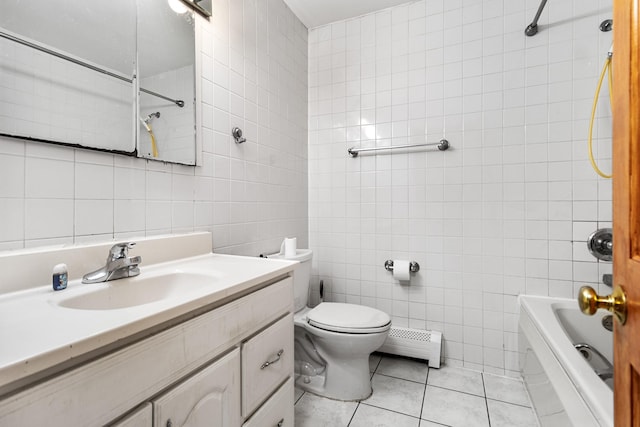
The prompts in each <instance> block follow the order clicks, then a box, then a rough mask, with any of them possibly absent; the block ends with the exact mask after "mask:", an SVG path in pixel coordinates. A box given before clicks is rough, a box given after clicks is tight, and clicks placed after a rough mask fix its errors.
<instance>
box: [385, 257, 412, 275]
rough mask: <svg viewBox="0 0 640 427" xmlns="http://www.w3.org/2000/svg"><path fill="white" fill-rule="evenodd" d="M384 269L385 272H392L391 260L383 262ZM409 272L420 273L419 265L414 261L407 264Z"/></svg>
mask: <svg viewBox="0 0 640 427" xmlns="http://www.w3.org/2000/svg"><path fill="white" fill-rule="evenodd" d="M384 269H385V270H387V271H393V260H392V259H388V260H386V261H385V262H384ZM409 271H411V272H412V273H417V272H418V271H420V264H418V263H417V262H415V261H411V262H410V263H409Z"/></svg>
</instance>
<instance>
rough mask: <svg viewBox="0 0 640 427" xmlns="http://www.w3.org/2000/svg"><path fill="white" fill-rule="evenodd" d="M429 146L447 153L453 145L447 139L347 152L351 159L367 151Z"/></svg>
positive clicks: (356, 149) (349, 150) (355, 149)
mask: <svg viewBox="0 0 640 427" xmlns="http://www.w3.org/2000/svg"><path fill="white" fill-rule="evenodd" d="M429 146H436V147H438V150H440V151H446V150H448V149H449V147H451V145H450V144H449V141H447V140H446V139H441V140H440V142H432V143H425V144H407V145H389V146H386V147H369V148H356V147H351V148H349V149H348V150H347V153H349V155H350V156H351V157H358V153H361V152H365V151H379V150H395V149H398V148H409V149H411V148H417V147H429Z"/></svg>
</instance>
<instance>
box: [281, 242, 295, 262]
mask: <svg viewBox="0 0 640 427" xmlns="http://www.w3.org/2000/svg"><path fill="white" fill-rule="evenodd" d="M282 244H283V245H284V257H285V258H293V257H294V256H296V250H297V249H298V239H297V238H295V237H291V238H288V237H287V238H285V239H284V242H282Z"/></svg>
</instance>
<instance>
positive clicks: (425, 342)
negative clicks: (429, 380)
mask: <svg viewBox="0 0 640 427" xmlns="http://www.w3.org/2000/svg"><path fill="white" fill-rule="evenodd" d="M378 351H380V352H382V353H389V354H395V355H397V356H407V357H415V358H416V359H424V360H428V361H429V367H430V368H439V367H440V359H441V358H442V332H438V331H426V330H422V329H410V328H400V327H396V326H392V327H391V329H390V330H389V335H388V336H387V339H386V340H385V342H384V344H382V347H380V348H379V349H378Z"/></svg>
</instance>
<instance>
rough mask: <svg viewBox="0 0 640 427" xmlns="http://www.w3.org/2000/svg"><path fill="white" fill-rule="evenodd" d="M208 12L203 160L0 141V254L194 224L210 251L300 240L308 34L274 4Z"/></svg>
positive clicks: (233, 4)
mask: <svg viewBox="0 0 640 427" xmlns="http://www.w3.org/2000/svg"><path fill="white" fill-rule="evenodd" d="M213 8H214V11H215V12H214V16H213V18H212V19H211V22H209V23H204V25H203V27H204V31H203V32H202V34H200V37H201V41H202V52H201V59H202V61H201V62H202V67H201V69H200V70H197V71H198V74H199V76H200V78H201V82H202V85H201V86H202V92H203V93H202V94H201V99H202V103H201V107H202V122H203V126H202V128H201V129H200V131H201V132H202V141H203V156H202V157H203V162H202V165H200V166H198V167H195V168H194V167H187V166H180V165H169V164H164V163H160V162H154V161H146V160H142V159H135V158H130V157H125V156H119V155H112V154H106V153H99V152H92V151H85V150H76V149H72V148H68V147H61V146H54V145H49V144H42V143H32V142H25V141H21V140H15V139H9V138H2V139H0V208H1V209H2V212H3V214H2V221H0V250H4V249H16V248H23V247H33V246H42V245H51V244H61V243H74V242H87V241H95V240H107V239H112V238H115V239H127V238H135V237H136V236H141V235H153V234H160V233H171V232H175V233H177V232H188V231H194V230H209V231H212V232H213V247H214V250H215V251H217V252H227V253H238V254H245V255H257V254H259V253H261V252H271V251H276V250H277V249H278V248H279V245H280V242H281V240H282V238H283V237H284V236H297V237H298V239H299V242H300V244H301V245H305V246H306V245H307V233H308V227H307V222H308V213H307V144H306V139H307V29H306V28H305V27H304V26H303V25H302V24H301V23H300V21H299V20H298V19H297V18H296V17H295V16H294V15H293V13H292V12H291V11H290V10H289V9H288V8H287V7H286V6H285V4H284V3H283V2H282V1H281V0H270V1H268V2H267V1H258V0H245V1H235V0H233V1H231V0H216V1H214V4H213ZM197 19H202V18H200V17H198V18H197ZM233 126H239V127H240V128H242V129H243V131H244V135H245V136H246V137H247V142H246V143H244V144H242V145H236V144H235V143H234V142H233V139H232V137H231V128H232V127H233Z"/></svg>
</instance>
